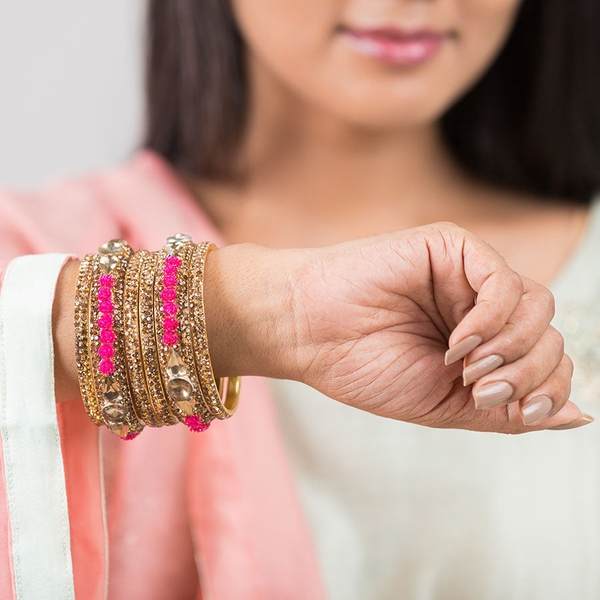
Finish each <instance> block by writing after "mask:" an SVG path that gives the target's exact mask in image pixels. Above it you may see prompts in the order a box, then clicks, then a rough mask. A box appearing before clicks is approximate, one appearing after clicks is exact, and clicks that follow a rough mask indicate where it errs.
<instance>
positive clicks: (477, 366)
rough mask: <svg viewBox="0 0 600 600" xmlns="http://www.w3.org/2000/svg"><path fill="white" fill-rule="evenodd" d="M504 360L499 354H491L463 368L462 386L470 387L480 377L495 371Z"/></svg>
mask: <svg viewBox="0 0 600 600" xmlns="http://www.w3.org/2000/svg"><path fill="white" fill-rule="evenodd" d="M503 362H504V359H503V358H502V357H501V356H500V355H499V354H491V355H490V356H486V357H485V358H482V359H480V360H478V361H477V362H474V363H473V364H471V365H468V366H466V367H465V369H464V371H463V385H471V384H472V383H473V382H474V381H477V379H479V378H480V377H483V376H484V375H487V374H488V373H491V372H492V371H493V370H494V369H497V368H498V367H499V366H500V365H501V364H502V363H503Z"/></svg>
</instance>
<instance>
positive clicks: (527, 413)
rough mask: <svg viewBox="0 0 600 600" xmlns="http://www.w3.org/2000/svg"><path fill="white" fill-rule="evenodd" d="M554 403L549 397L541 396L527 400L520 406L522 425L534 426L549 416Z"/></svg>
mask: <svg viewBox="0 0 600 600" xmlns="http://www.w3.org/2000/svg"><path fill="white" fill-rule="evenodd" d="M553 406H554V403H553V402H552V398H550V396H546V394H541V395H539V396H535V397H534V398H531V400H528V401H527V402H526V403H524V404H523V406H521V414H522V415H523V423H525V425H535V423H539V422H540V421H543V420H544V419H545V418H546V417H548V416H550V413H551V412H552V407H553Z"/></svg>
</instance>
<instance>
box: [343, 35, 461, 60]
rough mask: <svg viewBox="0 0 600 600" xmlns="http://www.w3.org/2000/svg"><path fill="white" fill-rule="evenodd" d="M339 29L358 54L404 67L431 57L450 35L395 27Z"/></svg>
mask: <svg viewBox="0 0 600 600" xmlns="http://www.w3.org/2000/svg"><path fill="white" fill-rule="evenodd" d="M341 32H342V33H343V34H344V35H345V36H346V38H347V40H348V42H349V43H350V44H351V45H352V47H353V48H354V50H356V51H357V52H359V53H360V54H363V55H365V56H370V57H372V58H376V59H378V60H381V61H383V62H386V63H390V64H393V65H398V66H403V67H410V66H416V65H419V64H422V63H424V62H426V61H428V60H430V59H431V58H433V57H434V56H435V55H436V54H437V52H438V51H439V50H440V49H441V47H442V45H443V43H444V42H445V41H447V40H448V39H449V38H450V36H449V35H448V34H447V33H440V32H435V31H429V30H418V31H406V30H402V29H399V28H397V27H377V28H370V29H358V28H343V29H342V31H341Z"/></svg>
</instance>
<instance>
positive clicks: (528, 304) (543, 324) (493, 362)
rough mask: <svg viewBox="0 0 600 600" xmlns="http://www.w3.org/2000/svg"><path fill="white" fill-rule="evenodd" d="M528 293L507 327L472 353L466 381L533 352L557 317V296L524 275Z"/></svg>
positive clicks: (472, 380) (465, 371)
mask: <svg viewBox="0 0 600 600" xmlns="http://www.w3.org/2000/svg"><path fill="white" fill-rule="evenodd" d="M523 284H524V289H525V291H524V293H523V295H522V296H521V300H520V302H519V304H518V306H517V308H516V309H515V311H514V312H513V313H512V315H510V317H509V318H508V321H507V323H506V325H505V326H504V328H503V329H502V330H501V331H500V333H498V335H496V336H495V337H493V338H492V339H491V340H489V341H488V342H486V343H483V344H481V345H479V346H478V347H477V348H476V349H475V350H473V351H472V352H471V353H470V354H469V355H468V357H467V358H468V361H467V364H466V366H465V369H464V372H463V383H464V385H470V384H472V383H473V382H474V381H476V380H477V379H479V378H481V377H483V376H484V375H486V374H487V373H489V372H491V371H492V370H494V369H496V368H497V367H499V366H501V365H502V364H506V363H510V362H513V361H515V360H517V359H518V358H521V357H522V356H524V355H525V354H527V352H529V351H530V350H531V349H532V348H533V346H534V345H535V344H536V343H537V341H538V340H539V339H540V337H541V336H542V335H543V334H544V332H545V331H546V330H547V329H548V326H549V324H550V322H551V321H552V318H553V317H554V311H555V308H554V307H555V304H554V296H553V295H552V293H551V292H550V291H549V290H548V289H547V288H545V287H544V286H542V285H540V284H539V283H536V282H535V281H532V280H531V279H527V278H523Z"/></svg>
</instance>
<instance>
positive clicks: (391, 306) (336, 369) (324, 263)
mask: <svg viewBox="0 0 600 600" xmlns="http://www.w3.org/2000/svg"><path fill="white" fill-rule="evenodd" d="M271 252H272V253H273V252H274V253H278V252H279V253H281V252H283V253H285V252H286V251H271ZM287 252H288V255H289V252H290V251H287ZM291 252H292V254H291V256H293V257H294V258H293V260H291V262H290V264H291V263H294V267H290V268H289V269H288V272H287V278H288V284H287V289H288V290H289V295H288V297H287V298H286V300H285V302H284V303H283V307H284V308H282V309H280V311H282V310H286V311H287V313H288V314H289V318H288V325H287V327H284V328H283V330H284V331H289V332H291V333H289V334H288V336H287V341H288V345H289V346H291V347H293V350H294V352H293V356H294V357H293V359H290V356H291V353H290V352H289V351H287V352H286V351H285V350H284V348H283V347H281V348H279V349H278V350H277V356H279V357H281V360H282V361H287V367H286V368H287V371H286V368H283V369H282V370H283V375H284V376H286V377H289V378H294V379H298V380H300V381H303V382H305V383H307V384H308V385H311V386H312V387H314V388H316V389H318V390H320V391H321V392H323V393H324V394H326V395H327V396H329V397H331V398H333V399H335V400H338V401H340V402H344V403H346V404H349V405H351V406H354V407H356V408H360V409H363V410H366V411H369V412H372V413H375V414H378V415H382V416H385V417H391V418H394V419H399V420H402V421H407V422H410V423H417V424H421V425H427V426H431V427H447V428H463V429H473V430H480V431H496V432H505V433H520V432H525V431H531V430H534V429H544V428H549V427H555V426H561V425H564V424H567V423H568V424H572V425H574V424H585V423H587V422H589V421H590V420H591V419H590V418H587V417H586V416H584V415H582V413H581V412H580V410H579V409H578V408H577V407H576V406H575V405H574V404H573V403H572V402H569V401H568V396H569V393H570V382H571V376H572V371H573V365H572V362H571V359H570V358H569V357H568V356H567V355H565V354H564V351H563V338H562V336H561V335H560V334H559V333H558V332H557V331H556V329H554V328H553V327H552V326H550V321H551V319H552V317H553V315H554V299H553V297H552V295H551V293H550V292H549V291H548V290H547V289H546V288H545V287H543V286H541V285H539V284H537V283H535V282H533V281H532V280H530V279H527V278H525V277H522V276H520V275H519V274H518V273H516V272H515V271H513V270H512V269H511V268H510V267H509V266H508V265H507V263H506V261H505V260H504V259H503V258H502V257H501V256H500V255H499V254H498V253H497V252H496V251H495V250H494V249H493V248H491V247H490V246H489V245H488V244H486V243H485V242H483V241H482V240H480V239H478V238H477V237H475V236H474V235H472V234H471V233H469V232H468V231H465V230H464V229H461V228H460V227H457V226H456V225H453V224H451V223H436V224H433V225H428V226H425V227H419V228H415V229H409V230H404V231H400V232H398V233H393V234H386V235H381V236H376V237H371V238H366V239H360V240H355V241H352V242H349V243H344V244H339V245H335V246H330V247H325V248H320V249H310V250H304V251H300V250H297V251H291ZM267 263H268V261H267ZM285 270H286V269H285V267H280V268H279V269H277V271H278V272H279V271H285ZM271 279H272V280H277V275H276V274H272V276H271ZM287 307H289V310H288V309H287ZM280 320H281V319H280ZM284 320H285V319H284ZM280 331H281V328H280ZM448 346H449V350H448V351H446V350H447V348H448ZM263 354H264V353H263ZM463 357H464V360H461V359H463ZM444 358H446V363H447V364H444ZM478 361H481V362H478ZM280 364H281V363H280ZM464 366H466V368H465V369H464V371H463V367H464ZM275 370H276V369H275ZM276 375H277V373H276ZM463 375H464V377H465V379H466V383H467V385H466V386H464V385H463ZM471 384H473V385H471ZM317 418H318V417H317ZM526 423H527V424H526Z"/></svg>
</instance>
